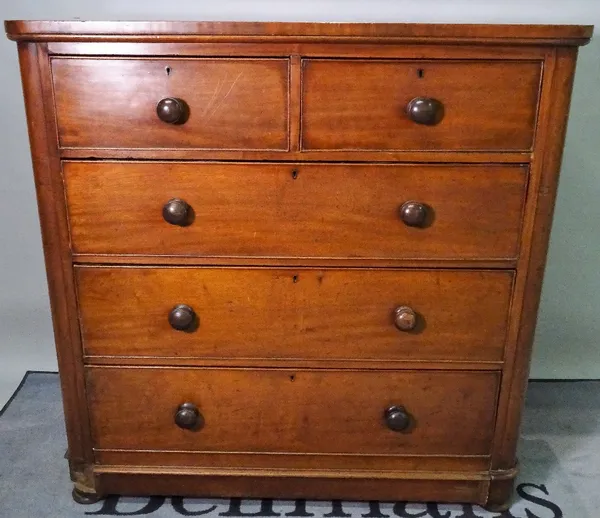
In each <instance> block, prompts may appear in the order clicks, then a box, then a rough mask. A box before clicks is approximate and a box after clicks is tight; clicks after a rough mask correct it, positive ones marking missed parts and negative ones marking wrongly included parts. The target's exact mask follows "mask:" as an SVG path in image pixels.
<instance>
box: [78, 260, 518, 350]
mask: <svg viewBox="0 0 600 518" xmlns="http://www.w3.org/2000/svg"><path fill="white" fill-rule="evenodd" d="M76 275H77V282H78V286H79V304H80V316H81V324H82V335H83V343H84V351H85V353H86V354H87V355H94V356H98V355H99V356H107V355H108V356H158V357H163V358H179V357H197V358H202V359H208V358H214V359H217V358H236V359H239V360H240V361H241V360H243V359H249V358H254V359H261V358H262V359H279V360H282V361H284V360H285V361H290V360H292V359H301V360H302V359H314V360H335V359H338V360H342V359H343V360H350V359H363V360H388V361H393V360H396V361H401V360H429V361H436V360H437V361H440V360H463V361H472V362H475V361H499V360H502V359H503V351H504V338H505V327H506V318H507V314H508V308H509V303H510V295H511V289H512V279H513V276H512V272H506V271H499V272H491V271H490V272H481V271H461V272H450V271H444V270H439V271H435V270H433V271H427V270H425V271H390V270H370V271H364V270H307V269H296V270H281V269H277V270H271V269H232V268H223V269H212V268H193V269H188V268H96V267H78V268H77V269H76ZM179 304H185V305H187V306H190V307H191V308H193V310H194V312H195V313H196V315H197V318H198V320H199V323H198V325H197V328H196V329H195V330H194V331H193V332H185V331H184V332H181V331H176V330H175V329H173V328H172V326H171V325H170V321H169V320H170V312H171V311H172V309H173V308H174V307H176V306H178V305H179ZM401 305H410V306H411V307H412V308H414V311H415V312H416V313H417V314H418V315H419V317H418V322H417V323H416V328H415V329H414V330H413V331H410V332H401V331H400V330H398V328H397V327H396V326H395V325H394V320H395V315H394V311H395V309H396V308H397V307H398V306H401Z"/></svg>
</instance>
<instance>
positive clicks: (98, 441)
mask: <svg viewBox="0 0 600 518" xmlns="http://www.w3.org/2000/svg"><path fill="white" fill-rule="evenodd" d="M87 381H88V391H89V403H90V409H91V412H92V415H91V422H92V429H93V432H94V438H95V446H96V447H97V448H101V449H105V448H109V449H111V448H112V449H125V450H129V449H141V450H172V451H224V452H265V453H266V452H287V453H298V454H302V453H340V454H355V453H364V454H379V455H381V454H390V455H401V454H409V455H485V454H486V453H487V452H488V451H489V447H490V444H491V439H492V436H493V429H492V422H493V419H494V416H495V400H496V391H497V386H498V381H499V376H498V375H497V374H496V373H490V372H479V373H473V372H467V373H465V372H463V373H461V372H453V373H441V372H438V373H435V372H434V373H421V372H411V371H390V372H388V373H387V374H386V375H385V376H380V375H379V374H378V373H376V372H364V371H351V370H340V371H329V370H326V371H309V370H296V369H284V370H280V369H268V370H267V369H265V370H261V369H255V370H248V369H174V368H170V369H159V368H112V367H95V368H90V369H88V372H87ZM157 386H159V387H161V390H160V391H157V390H156V387H157ZM249 387H251V388H252V389H251V390H248V389H249ZM183 402H190V403H194V404H195V405H197V406H198V409H199V411H200V412H201V413H202V415H203V417H204V426H203V427H202V428H200V429H199V430H196V431H190V430H182V429H181V428H180V427H178V426H177V425H176V424H175V422H174V419H175V414H176V412H177V409H178V406H179V405H180V404H181V403H183ZM392 404H402V405H403V406H404V407H405V408H406V410H407V411H408V412H409V413H410V414H411V416H412V421H413V422H412V423H411V425H410V427H409V429H408V430H407V431H406V432H394V431H392V430H390V429H389V428H388V426H387V425H386V421H385V417H384V412H385V410H386V409H387V408H388V407H389V406H390V405H392ZM458 423H460V427H461V429H462V433H460V434H456V435H454V437H453V440H452V441H448V438H447V431H448V429H449V428H453V427H454V426H456V425H457V424H458ZM265 430H272V431H275V430H276V433H265ZM324 434H326V435H328V436H329V437H330V438H331V439H332V440H329V441H324V440H323V437H324Z"/></svg>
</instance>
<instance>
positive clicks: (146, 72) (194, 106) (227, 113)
mask: <svg viewBox="0 0 600 518" xmlns="http://www.w3.org/2000/svg"><path fill="white" fill-rule="evenodd" d="M52 77H53V79H54V94H55V102H56V112H57V117H58V134H59V139H60V145H61V147H97V148H111V147H114V148H136V147H137V148H147V149H153V148H204V149H279V150H286V149H288V130H287V125H288V113H287V107H288V61H287V60H283V59H271V60H265V59H263V60H259V59H254V60H252V59H226V58H225V59H221V60H215V59H191V60H190V59H187V60H184V59H178V58H166V59H150V60H147V59H145V60H140V59H137V60H136V59H63V58H60V59H59V58H56V59H53V60H52ZM167 97H175V98H178V99H182V100H183V101H184V102H185V104H186V105H187V106H188V107H189V117H187V121H186V122H185V123H183V124H169V123H165V122H163V121H162V120H160V119H159V117H158V115H157V112H156V110H157V103H158V102H159V101H161V99H163V98H167Z"/></svg>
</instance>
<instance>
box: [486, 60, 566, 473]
mask: <svg viewBox="0 0 600 518" xmlns="http://www.w3.org/2000/svg"><path fill="white" fill-rule="evenodd" d="M576 59H577V50H576V49H570V50H566V49H563V50H559V51H556V52H554V51H553V52H552V53H551V54H550V56H549V59H548V69H549V73H548V77H547V85H546V91H545V96H544V97H543V98H542V100H543V105H542V108H543V113H544V125H543V126H542V128H541V131H540V135H539V143H538V146H539V150H540V152H539V154H538V155H537V158H536V159H535V161H534V162H533V164H532V167H533V179H532V181H533V184H532V186H531V195H530V196H529V207H528V209H529V210H528V211H527V214H526V217H525V222H524V223H525V234H524V240H525V242H526V243H527V248H526V250H525V253H524V254H523V255H522V257H521V258H520V262H519V264H518V273H517V280H516V284H515V304H514V307H513V315H512V318H511V321H512V323H513V325H512V326H511V329H510V336H511V339H510V344H509V354H508V358H507V359H508V362H507V367H506V371H505V376H504V377H503V387H502V396H501V400H500V408H499V414H498V429H497V434H496V438H495V447H494V457H493V460H492V466H493V467H495V468H496V469H508V468H509V467H512V466H514V465H515V464H516V448H517V441H518V439H519V429H520V423H521V416H522V411H523V403H524V398H525V392H526V389H527V381H528V377H529V367H530V362H531V353H532V347H533V338H534V331H535V325H536V321H537V311H538V307H539V301H540V295H541V290H542V281H543V276H544V269H545V265H546V253H547V250H548V243H549V240H550V230H551V225H552V216H553V213H554V201H555V198H556V192H557V189H558V180H559V172H560V167H561V162H562V153H563V145H564V139H565V134H566V130H567V121H568V114H569V106H570V101H571V91H572V87H573V79H574V73H575V66H576Z"/></svg>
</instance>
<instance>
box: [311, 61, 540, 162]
mask: <svg viewBox="0 0 600 518" xmlns="http://www.w3.org/2000/svg"><path fill="white" fill-rule="evenodd" d="M541 73H542V66H541V63H540V62H535V61H530V62H527V61H526V62H517V61H512V62H511V61H483V60H479V61H444V60H437V61H436V60H418V61H394V60H388V61H382V60H379V61H377V60H343V61H335V60H314V59H308V60H304V61H303V74H302V87H303V104H302V135H303V136H302V146H303V148H304V149H307V150H326V149H330V150H367V151H377V150H387V151H391V150H428V151H435V150H450V151H453V150H461V151H470V150H490V151H507V150H529V149H530V148H531V146H532V143H533V135H534V128H535V122H536V118H537V109H538V96H539V89H540V79H541Z"/></svg>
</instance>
